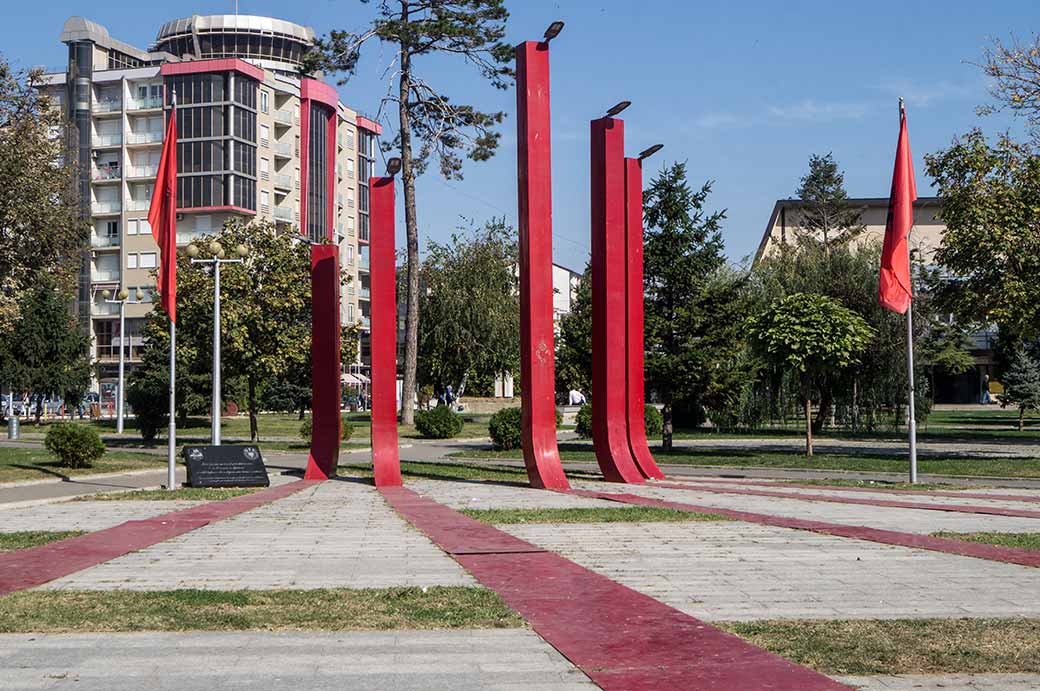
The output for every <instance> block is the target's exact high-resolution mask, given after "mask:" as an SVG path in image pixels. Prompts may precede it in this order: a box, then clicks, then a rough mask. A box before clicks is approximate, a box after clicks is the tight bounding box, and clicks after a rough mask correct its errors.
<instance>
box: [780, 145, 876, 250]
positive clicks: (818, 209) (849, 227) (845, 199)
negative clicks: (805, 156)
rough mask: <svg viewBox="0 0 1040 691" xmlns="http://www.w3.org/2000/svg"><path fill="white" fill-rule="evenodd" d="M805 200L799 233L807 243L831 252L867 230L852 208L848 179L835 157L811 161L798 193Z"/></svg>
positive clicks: (817, 157)
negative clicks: (850, 205)
mask: <svg viewBox="0 0 1040 691" xmlns="http://www.w3.org/2000/svg"><path fill="white" fill-rule="evenodd" d="M796 194H797V195H798V198H799V199H801V200H802V207H801V222H800V224H799V231H800V233H801V235H802V238H803V239H804V240H806V241H810V242H816V243H819V244H821V245H822V246H823V248H824V249H825V250H827V251H830V249H831V247H832V246H833V245H841V244H845V243H847V242H848V241H850V240H852V239H853V238H855V237H856V236H857V235H859V234H860V233H862V232H863V231H864V230H865V226H864V225H863V224H862V223H861V222H860V216H861V215H862V210H861V209H856V208H851V207H849V195H848V194H847V193H846V192H845V175H844V174H843V173H842V172H841V170H839V169H838V164H837V163H836V162H835V161H834V155H833V154H827V155H826V156H818V155H816V154H813V155H812V156H810V157H809V172H808V173H807V174H806V175H805V177H803V178H802V180H801V185H800V186H799V187H798V190H797V192H796Z"/></svg>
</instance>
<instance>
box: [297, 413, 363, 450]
mask: <svg viewBox="0 0 1040 691" xmlns="http://www.w3.org/2000/svg"><path fill="white" fill-rule="evenodd" d="M313 424H314V423H313V421H312V419H311V417H310V416H309V415H308V416H307V419H306V420H304V421H303V422H302V423H301V424H300V437H301V438H302V439H303V440H304V441H306V442H307V443H308V444H309V443H310V441H311V434H312V433H313ZM352 436H354V424H353V423H352V422H350V420H348V419H347V416H346V415H342V416H340V419H339V441H340V443H341V444H342V443H343V442H345V441H350V438H351V437H352Z"/></svg>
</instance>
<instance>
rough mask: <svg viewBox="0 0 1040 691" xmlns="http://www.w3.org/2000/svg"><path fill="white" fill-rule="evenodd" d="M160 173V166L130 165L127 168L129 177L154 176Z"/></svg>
mask: <svg viewBox="0 0 1040 691" xmlns="http://www.w3.org/2000/svg"><path fill="white" fill-rule="evenodd" d="M158 173H159V166H130V167H129V168H127V169H126V176H127V177H128V178H154V177H155V176H156V175H158Z"/></svg>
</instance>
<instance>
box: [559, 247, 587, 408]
mask: <svg viewBox="0 0 1040 691" xmlns="http://www.w3.org/2000/svg"><path fill="white" fill-rule="evenodd" d="M571 389H577V390H578V391H584V392H585V393H588V392H590V391H592V269H591V267H590V266H588V265H586V266H585V272H584V273H583V274H582V275H581V280H580V281H579V282H578V289H577V290H576V291H575V293H574V299H573V300H572V301H571V311H570V312H568V313H567V314H564V315H563V316H561V317H560V333H559V336H558V337H557V338H556V391H557V392H563V393H567V392H569V391H571Z"/></svg>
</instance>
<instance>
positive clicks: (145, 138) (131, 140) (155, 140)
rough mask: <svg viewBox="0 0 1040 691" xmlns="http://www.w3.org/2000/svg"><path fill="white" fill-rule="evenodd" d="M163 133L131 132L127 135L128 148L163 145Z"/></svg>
mask: <svg viewBox="0 0 1040 691" xmlns="http://www.w3.org/2000/svg"><path fill="white" fill-rule="evenodd" d="M162 138H163V133H162V132H131V133H130V134H128V135H126V145H127V146H142V145H147V144H162Z"/></svg>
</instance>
